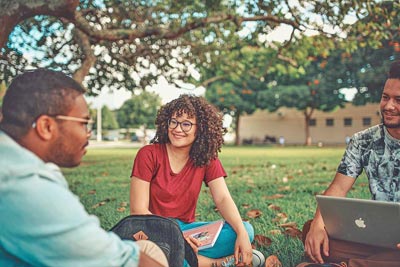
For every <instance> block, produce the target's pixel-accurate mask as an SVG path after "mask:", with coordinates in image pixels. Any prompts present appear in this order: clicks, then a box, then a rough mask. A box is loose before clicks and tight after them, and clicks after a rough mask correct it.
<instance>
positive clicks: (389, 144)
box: [338, 124, 400, 202]
mask: <svg viewBox="0 0 400 267" xmlns="http://www.w3.org/2000/svg"><path fill="white" fill-rule="evenodd" d="M363 170H364V171H365V173H366V175H367V177H368V180H369V185H370V191H371V194H372V199H375V200H384V201H395V202H400V140H398V139H395V138H393V137H392V136H391V135H390V134H389V133H388V131H387V129H386V127H385V126H383V125H382V124H379V125H375V126H373V127H370V128H368V129H366V130H364V131H361V132H358V133H356V134H354V135H353V136H352V138H351V140H350V142H349V144H348V146H347V148H346V151H345V153H344V155H343V158H342V160H341V162H340V164H339V167H338V172H339V173H341V174H344V175H347V176H350V177H354V178H357V177H358V176H359V175H360V174H361V173H362V171H363Z"/></svg>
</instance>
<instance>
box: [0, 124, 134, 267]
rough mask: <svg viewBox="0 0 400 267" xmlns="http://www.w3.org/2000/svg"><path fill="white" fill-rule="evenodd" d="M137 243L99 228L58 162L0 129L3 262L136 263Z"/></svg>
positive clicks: (59, 264)
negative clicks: (41, 155) (44, 159)
mask: <svg viewBox="0 0 400 267" xmlns="http://www.w3.org/2000/svg"><path fill="white" fill-rule="evenodd" d="M138 261H139V247H138V246H137V245H136V244H135V243H134V242H132V241H128V240H123V241H122V240H120V239H119V237H117V236H116V235H115V234H114V233H111V232H107V231H105V230H103V229H101V228H100V224H99V220H98V219H97V217H95V216H93V215H89V214H88V213H87V212H86V211H85V208H84V207H83V205H82V204H81V203H80V202H79V199H78V197H77V196H75V195H74V194H73V193H72V192H71V191H70V190H69V189H68V184H67V181H66V180H65V178H64V176H63V175H62V173H61V170H60V168H59V167H58V166H56V165H54V164H52V163H44V162H43V161H42V160H41V159H39V158H38V157H37V156H36V155H35V154H33V153H32V152H30V151H28V150H26V149H25V148H23V147H21V146H20V145H19V144H17V143H16V142H15V141H14V140H12V139H11V138H10V137H9V136H8V135H6V134H5V133H4V132H2V131H0V266H56V267H64V266H65V267H68V266H73V267H77V266H84V267H90V266H95V267H102V266H104V267H111V266H135V267H136V266H138Z"/></svg>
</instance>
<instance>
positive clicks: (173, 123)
mask: <svg viewBox="0 0 400 267" xmlns="http://www.w3.org/2000/svg"><path fill="white" fill-rule="evenodd" d="M178 125H180V126H181V129H182V131H184V132H185V133H186V132H189V131H190V130H191V129H192V126H193V125H196V123H192V122H190V121H182V122H179V121H177V120H176V119H169V120H168V127H169V128H170V129H175V128H176V127H178Z"/></svg>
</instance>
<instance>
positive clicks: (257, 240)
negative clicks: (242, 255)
mask: <svg viewBox="0 0 400 267" xmlns="http://www.w3.org/2000/svg"><path fill="white" fill-rule="evenodd" d="M253 242H254V244H255V246H256V247H255V248H257V247H258V246H263V247H267V246H270V245H271V243H272V240H271V239H270V238H269V237H266V236H264V235H255V236H254V241H253Z"/></svg>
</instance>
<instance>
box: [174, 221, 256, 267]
mask: <svg viewBox="0 0 400 267" xmlns="http://www.w3.org/2000/svg"><path fill="white" fill-rule="evenodd" d="M175 220H176V222H177V223H178V225H179V227H180V228H181V230H182V231H184V230H188V229H192V228H195V227H198V226H201V225H204V224H208V223H209V222H192V223H185V222H182V221H180V220H178V219H175ZM243 225H244V228H245V229H246V231H247V234H248V235H249V240H250V242H253V239H254V228H253V226H252V225H251V224H250V223H249V222H243ZM235 242H236V232H235V231H234V230H233V228H232V227H231V226H230V225H229V224H228V223H226V222H225V223H224V225H223V226H222V230H221V233H220V234H219V236H218V238H217V241H216V242H215V244H214V246H213V247H211V248H206V249H203V250H200V251H199V255H202V256H205V257H207V258H212V259H218V258H222V257H226V256H230V255H233V252H234V250H235ZM184 266H185V267H187V266H189V265H188V264H187V262H186V261H185V262H184Z"/></svg>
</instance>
